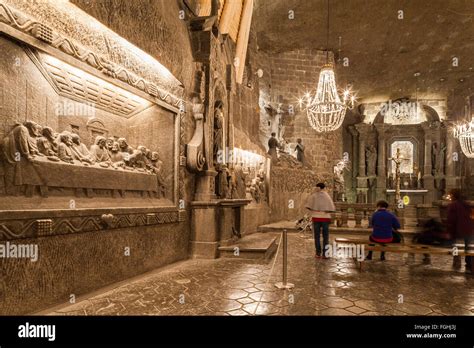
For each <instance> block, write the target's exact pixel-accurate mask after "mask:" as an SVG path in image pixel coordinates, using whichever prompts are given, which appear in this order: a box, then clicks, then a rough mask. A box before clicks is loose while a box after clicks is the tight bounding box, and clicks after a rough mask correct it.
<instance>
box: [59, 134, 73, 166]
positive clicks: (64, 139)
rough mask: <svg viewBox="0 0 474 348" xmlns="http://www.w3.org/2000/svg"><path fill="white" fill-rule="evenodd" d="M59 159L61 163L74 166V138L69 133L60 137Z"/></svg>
mask: <svg viewBox="0 0 474 348" xmlns="http://www.w3.org/2000/svg"><path fill="white" fill-rule="evenodd" d="M59 141H60V142H59V147H58V157H59V159H60V160H61V161H63V162H67V163H71V164H74V154H73V152H72V144H73V143H72V137H71V134H70V133H69V132H63V133H61V134H60V135H59Z"/></svg>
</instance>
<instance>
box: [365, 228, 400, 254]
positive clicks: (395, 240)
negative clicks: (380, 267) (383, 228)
mask: <svg viewBox="0 0 474 348" xmlns="http://www.w3.org/2000/svg"><path fill="white" fill-rule="evenodd" d="M369 240H370V241H371V242H374V243H380V242H377V241H376V240H374V239H373V238H372V236H370V238H369ZM401 241H402V235H401V234H400V233H399V232H393V233H392V241H391V242H390V243H401ZM382 244H385V243H382ZM387 244H388V243H387ZM380 259H381V260H385V251H382V252H381V253H380ZM367 260H372V250H370V251H369V253H368V254H367Z"/></svg>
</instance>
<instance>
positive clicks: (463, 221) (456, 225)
mask: <svg viewBox="0 0 474 348" xmlns="http://www.w3.org/2000/svg"><path fill="white" fill-rule="evenodd" d="M450 197H451V203H450V204H449V205H448V219H447V230H448V233H449V234H450V235H451V236H453V237H454V238H455V239H462V240H464V248H465V250H466V252H467V251H468V250H469V245H470V244H472V243H474V238H473V236H474V223H473V220H472V217H471V208H470V207H469V205H468V203H467V202H466V201H465V200H464V197H463V195H462V193H461V191H460V190H459V189H453V190H451V192H450ZM472 259H473V257H472V256H466V257H465V261H466V272H467V273H472V262H473V260H472Z"/></svg>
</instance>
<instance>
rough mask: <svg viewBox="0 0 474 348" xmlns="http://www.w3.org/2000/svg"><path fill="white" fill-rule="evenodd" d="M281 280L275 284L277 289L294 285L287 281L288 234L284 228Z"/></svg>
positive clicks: (289, 287)
mask: <svg viewBox="0 0 474 348" xmlns="http://www.w3.org/2000/svg"><path fill="white" fill-rule="evenodd" d="M282 233H283V238H282V243H283V282H278V283H276V284H275V286H276V287H277V288H278V289H291V288H294V287H295V284H292V283H288V282H287V278H288V235H287V231H286V229H284V230H283V232H282Z"/></svg>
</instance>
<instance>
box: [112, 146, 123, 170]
mask: <svg viewBox="0 0 474 348" xmlns="http://www.w3.org/2000/svg"><path fill="white" fill-rule="evenodd" d="M123 159H124V157H123V153H122V152H120V146H119V144H118V142H114V143H113V145H112V148H111V149H110V160H111V161H112V163H114V164H115V165H118V166H119V167H123V166H125V163H124V161H123Z"/></svg>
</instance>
